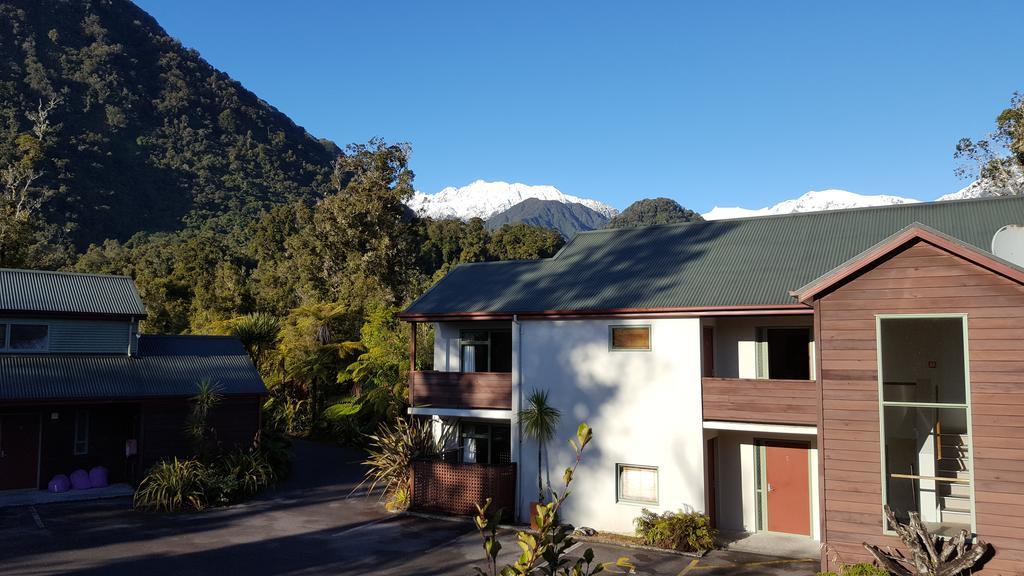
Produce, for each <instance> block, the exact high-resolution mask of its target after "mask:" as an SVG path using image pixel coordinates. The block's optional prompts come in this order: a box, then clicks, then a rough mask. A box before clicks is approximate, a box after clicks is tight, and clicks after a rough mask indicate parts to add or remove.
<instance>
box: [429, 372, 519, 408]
mask: <svg viewBox="0 0 1024 576" xmlns="http://www.w3.org/2000/svg"><path fill="white" fill-rule="evenodd" d="M409 396H410V399H411V402H412V406H414V407H432V408H482V409H489V410H511V409H512V373H511V372H436V371H433V370H428V371H417V372H410V373H409Z"/></svg>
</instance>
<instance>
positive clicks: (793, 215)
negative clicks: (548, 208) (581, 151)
mask: <svg viewBox="0 0 1024 576" xmlns="http://www.w3.org/2000/svg"><path fill="white" fill-rule="evenodd" d="M1021 198H1024V196H986V197H983V198H957V199H955V200H927V201H920V202H903V203H900V204H879V205H877V206H856V207H852V208H832V209H830V210H810V211H807V212H787V213H784V214H762V215H759V216H734V217H732V218H718V219H715V220H691V221H689V222H673V223H670V224H651V225H649V226H634V227H625V228H601V229H598V230H584V231H581V232H577V233H576V235H577V236H580V235H582V234H605V233H615V232H618V231H620V230H638V229H647V228H672V227H683V226H692V225H696V224H714V223H715V222H745V221H751V220H754V221H759V220H768V219H783V218H800V217H809V216H812V215H815V214H834V213H850V212H866V211H870V210H901V209H905V208H909V207H911V206H916V207H921V206H946V205H956V204H965V203H971V202H977V203H984V202H1000V201H1005V200H1013V199H1016V200H1018V201H1020V200H1021Z"/></svg>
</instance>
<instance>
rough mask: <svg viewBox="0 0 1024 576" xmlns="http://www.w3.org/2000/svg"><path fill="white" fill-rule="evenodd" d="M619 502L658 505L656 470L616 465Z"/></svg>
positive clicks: (653, 467) (655, 468)
mask: <svg viewBox="0 0 1024 576" xmlns="http://www.w3.org/2000/svg"><path fill="white" fill-rule="evenodd" d="M616 468H618V470H617V475H618V488H619V490H618V495H617V500H618V501H619V502H637V503H641V504H657V503H658V468H657V467H655V466H635V465H632V464H618V465H617V466H616Z"/></svg>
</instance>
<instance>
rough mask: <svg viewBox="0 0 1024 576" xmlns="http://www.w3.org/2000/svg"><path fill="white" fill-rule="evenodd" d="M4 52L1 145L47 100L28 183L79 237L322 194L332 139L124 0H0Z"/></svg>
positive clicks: (167, 225) (122, 234) (81, 242)
mask: <svg viewBox="0 0 1024 576" xmlns="http://www.w3.org/2000/svg"><path fill="white" fill-rule="evenodd" d="M0 61H2V62H3V66H0V156H2V158H0V159H2V160H3V161H4V163H5V164H9V163H11V162H14V161H18V160H21V159H23V158H24V157H25V156H26V155H27V152H26V150H27V148H26V142H28V141H31V140H32V139H33V138H35V136H36V135H35V134H34V131H35V130H34V129H36V128H37V125H36V124H37V123H34V122H33V116H35V115H38V113H39V111H40V110H47V123H48V130H47V131H46V132H45V141H44V142H43V145H44V146H45V153H41V154H38V158H36V162H35V165H34V170H35V172H36V173H37V174H38V178H36V180H35V181H34V182H33V186H36V187H44V188H46V189H47V190H48V191H49V192H48V193H49V194H50V197H49V199H48V200H47V201H46V203H45V206H44V207H43V208H42V209H43V210H44V216H45V217H46V219H47V220H48V221H50V222H51V223H53V224H56V225H58V226H59V227H61V228H62V229H64V233H65V235H66V236H67V237H68V238H70V239H71V240H72V241H73V242H74V243H75V244H76V245H77V246H78V247H79V248H83V247H84V246H85V245H86V244H88V243H90V242H100V241H102V240H104V239H106V238H116V239H122V240H123V239H126V238H128V237H130V236H131V235H132V234H134V233H135V232H138V231H143V230H144V231H160V230H175V229H179V228H181V227H183V226H185V225H195V224H198V223H206V222H209V221H210V220H211V219H213V221H214V222H216V221H217V220H218V219H225V218H228V219H235V220H239V219H245V218H249V217H251V216H253V215H256V214H258V213H259V212H260V211H261V209H265V208H268V207H270V206H272V205H277V204H281V203H284V202H287V201H289V200H296V199H305V198H315V197H318V196H319V195H320V194H321V193H322V192H323V190H324V189H325V186H326V183H327V180H328V179H329V176H330V171H331V162H332V161H333V160H334V158H335V157H337V154H338V152H339V150H338V148H337V147H336V146H335V145H334V144H333V143H331V142H326V141H318V140H317V139H315V138H313V137H312V136H310V135H309V134H308V133H307V132H306V131H305V130H304V129H302V128H301V127H299V126H296V125H295V124H294V123H293V122H292V121H291V120H290V119H289V118H288V117H287V116H285V115H284V114H282V113H281V112H279V111H278V110H276V109H275V108H274V107H273V106H271V105H269V104H267V103H266V102H264V101H262V100H260V99H259V98H258V97H256V95H254V94H253V93H252V92H249V91H248V90H246V89H245V88H244V87H243V86H241V85H240V84H239V83H238V82H236V81H234V80H232V79H231V78H230V77H229V76H227V75H226V74H224V73H223V72H220V71H218V70H216V69H215V68H213V67H212V66H210V65H209V64H208V63H207V62H206V61H205V60H203V58H202V57H201V56H200V55H199V54H198V53H197V52H196V51H195V50H190V49H187V48H184V47H183V46H182V45H181V44H180V43H179V42H178V41H177V40H175V39H173V38H171V37H170V36H168V35H167V33H166V32H165V31H164V30H163V28H161V26H160V25H159V24H158V23H157V22H156V21H155V20H154V19H153V18H152V17H150V16H149V15H148V14H146V13H145V12H144V11H143V10H141V9H140V8H138V7H137V6H135V5H134V4H133V3H131V2H129V1H128V0H82V1H73V2H67V1H60V0H5V1H4V2H3V3H0Z"/></svg>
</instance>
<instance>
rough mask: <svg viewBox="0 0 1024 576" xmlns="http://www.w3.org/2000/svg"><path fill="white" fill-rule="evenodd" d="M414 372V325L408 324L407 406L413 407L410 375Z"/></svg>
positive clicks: (412, 378) (412, 379)
mask: <svg viewBox="0 0 1024 576" xmlns="http://www.w3.org/2000/svg"><path fill="white" fill-rule="evenodd" d="M415 371H416V323H415V322H409V406H412V405H413V400H412V399H413V393H412V387H413V382H414V381H415V378H414V377H413V375H412V373H413V372H415Z"/></svg>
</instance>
